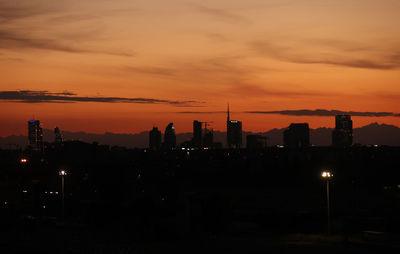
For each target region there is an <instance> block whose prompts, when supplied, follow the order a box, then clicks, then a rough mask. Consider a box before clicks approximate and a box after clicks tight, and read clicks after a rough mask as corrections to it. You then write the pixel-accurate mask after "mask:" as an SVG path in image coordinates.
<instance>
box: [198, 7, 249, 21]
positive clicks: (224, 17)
mask: <svg viewBox="0 0 400 254" xmlns="http://www.w3.org/2000/svg"><path fill="white" fill-rule="evenodd" d="M192 7H193V9H194V10H195V11H198V12H200V13H203V14H206V15H208V16H210V17H213V18H215V19H218V20H221V21H224V22H228V23H236V24H238V23H241V24H249V23H251V22H250V20H248V19H247V18H245V17H243V16H240V15H237V14H234V13H231V12H229V11H226V10H223V9H217V8H211V7H207V6H204V5H200V4H192Z"/></svg>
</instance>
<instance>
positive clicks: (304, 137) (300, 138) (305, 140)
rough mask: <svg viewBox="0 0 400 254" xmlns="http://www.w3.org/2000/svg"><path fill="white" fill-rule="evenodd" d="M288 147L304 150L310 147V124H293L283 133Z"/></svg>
mask: <svg viewBox="0 0 400 254" xmlns="http://www.w3.org/2000/svg"><path fill="white" fill-rule="evenodd" d="M283 142H284V144H285V146H286V147H290V148H303V147H308V146H310V129H309V127H308V123H292V124H291V125H290V126H289V129H287V130H285V131H284V133H283Z"/></svg>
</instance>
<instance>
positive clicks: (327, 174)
mask: <svg viewBox="0 0 400 254" xmlns="http://www.w3.org/2000/svg"><path fill="white" fill-rule="evenodd" d="M321 176H322V178H323V179H325V180H326V203H327V212H328V233H329V234H330V233H331V207H330V198H329V196H330V195H329V180H330V179H331V178H332V177H333V174H332V172H331V171H330V170H323V171H322V173H321Z"/></svg>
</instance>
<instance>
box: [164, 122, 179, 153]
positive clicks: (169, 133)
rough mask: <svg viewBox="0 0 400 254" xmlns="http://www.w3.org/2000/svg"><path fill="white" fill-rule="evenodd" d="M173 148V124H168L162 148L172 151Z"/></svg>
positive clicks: (174, 143) (174, 138)
mask: <svg viewBox="0 0 400 254" xmlns="http://www.w3.org/2000/svg"><path fill="white" fill-rule="evenodd" d="M175 147H176V135H175V127H174V124H173V123H169V124H168V126H167V128H165V133H164V148H165V149H173V148H175Z"/></svg>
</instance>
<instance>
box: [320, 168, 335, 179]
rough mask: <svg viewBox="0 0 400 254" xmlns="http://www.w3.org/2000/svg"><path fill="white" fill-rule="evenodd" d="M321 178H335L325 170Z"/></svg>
mask: <svg viewBox="0 0 400 254" xmlns="http://www.w3.org/2000/svg"><path fill="white" fill-rule="evenodd" d="M321 176H322V178H327V179H329V178H331V177H333V174H332V173H331V171H329V170H324V171H322V174H321Z"/></svg>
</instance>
